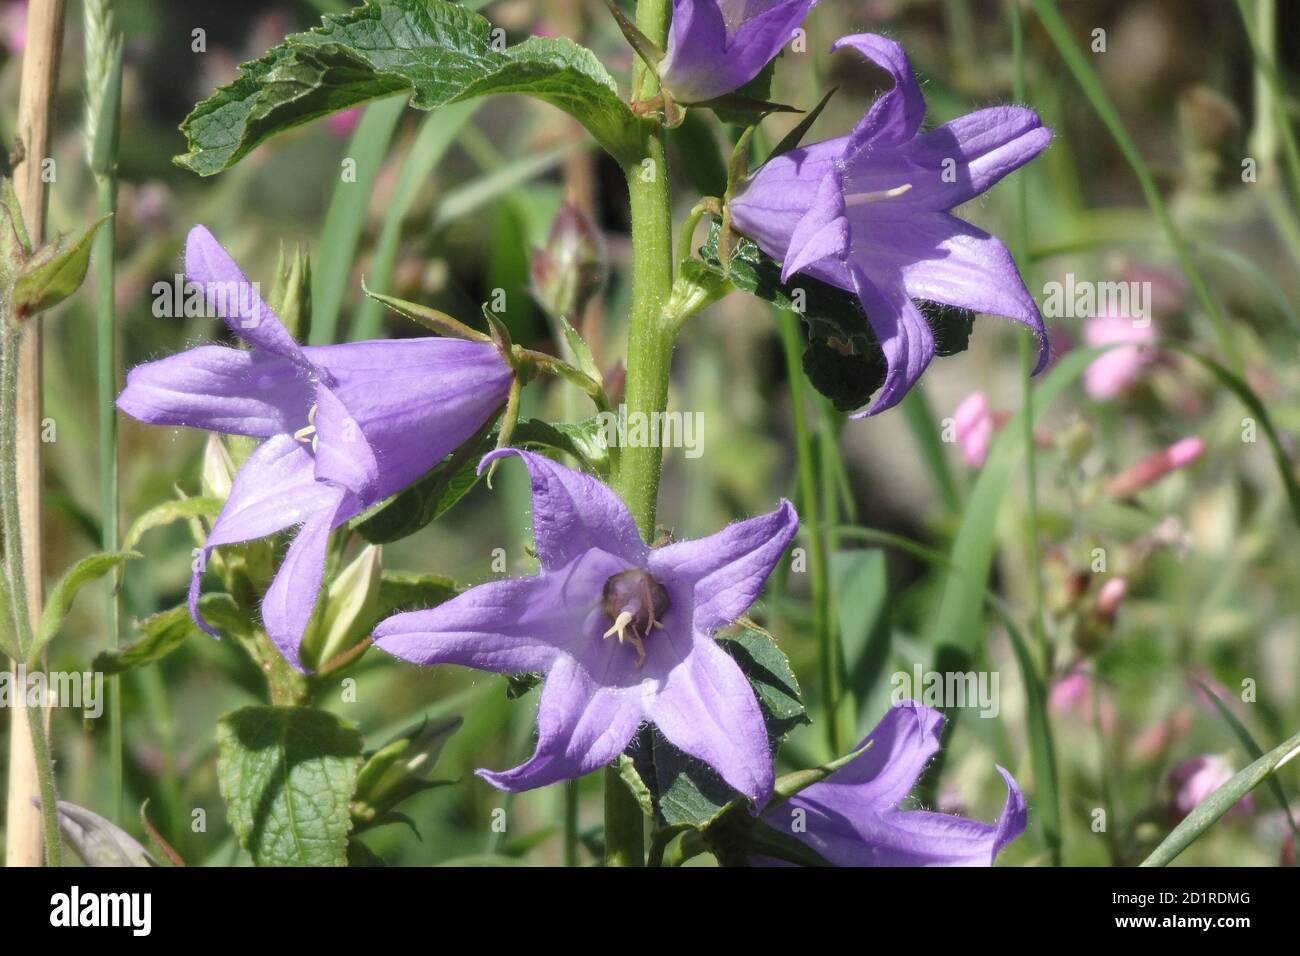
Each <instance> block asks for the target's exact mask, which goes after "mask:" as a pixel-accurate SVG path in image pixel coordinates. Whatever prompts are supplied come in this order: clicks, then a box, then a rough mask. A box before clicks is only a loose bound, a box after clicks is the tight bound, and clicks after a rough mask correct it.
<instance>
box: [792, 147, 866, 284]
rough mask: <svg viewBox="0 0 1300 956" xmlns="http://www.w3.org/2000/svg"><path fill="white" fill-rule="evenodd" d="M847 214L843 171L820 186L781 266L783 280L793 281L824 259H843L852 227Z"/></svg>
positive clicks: (832, 174)
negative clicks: (841, 178) (797, 274)
mask: <svg viewBox="0 0 1300 956" xmlns="http://www.w3.org/2000/svg"><path fill="white" fill-rule="evenodd" d="M845 213H846V210H845V208H844V193H843V190H842V187H841V183H840V176H839V173H838V172H831V173H828V174H827V175H826V177H825V178H824V179H823V180H822V182H821V185H820V186H819V187H818V189H817V196H816V198H815V199H814V200H813V204H812V206H810V207H809V209H808V212H807V214H806V215H805V216H804V217H803V218H802V219H801V220H799V225H798V226H796V227H795V230H794V235H792V236H791V237H790V248H789V250H788V251H787V252H786V259H785V262H784V263H783V264H782V267H781V281H782V282H789V281H790V278H791V276H793V275H794V274H795V273H796V272H802V271H804V270H805V269H807V268H809V267H810V266H814V265H816V264H817V263H819V262H821V261H822V260H823V259H835V260H839V259H843V258H844V256H845V255H847V254H848V251H849V246H850V240H851V237H852V230H851V228H850V226H849V220H848V219H847V218H846V214H845Z"/></svg>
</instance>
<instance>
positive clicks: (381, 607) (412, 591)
mask: <svg viewBox="0 0 1300 956" xmlns="http://www.w3.org/2000/svg"><path fill="white" fill-rule="evenodd" d="M456 594H457V588H456V582H455V581H453V580H452V579H451V578H447V577H443V576H442V575H438V574H412V573H408V572H406V571H385V572H384V573H383V575H382V576H381V577H380V579H379V601H378V603H377V605H376V608H375V616H376V619H377V620H382V619H384V618H386V617H388V616H389V615H391V614H393V613H395V612H397V611H414V610H424V609H426V608H431V607H436V606H437V605H439V604H441V603H442V602H443V601H450V600H451V599H452V598H454V597H455V596H456Z"/></svg>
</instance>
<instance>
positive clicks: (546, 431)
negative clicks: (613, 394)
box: [510, 416, 609, 475]
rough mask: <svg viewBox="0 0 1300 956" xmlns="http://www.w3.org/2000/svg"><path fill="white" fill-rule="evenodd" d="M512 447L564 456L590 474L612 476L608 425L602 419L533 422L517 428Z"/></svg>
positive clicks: (526, 421) (533, 420)
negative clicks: (561, 453) (545, 451)
mask: <svg viewBox="0 0 1300 956" xmlns="http://www.w3.org/2000/svg"><path fill="white" fill-rule="evenodd" d="M510 443H511V444H512V445H514V446H515V447H518V448H532V449H542V450H548V449H549V450H551V451H556V452H564V453H565V454H568V455H572V456H573V457H574V458H576V459H578V461H579V462H580V463H581V464H582V466H583V467H584V468H586V469H587V470H588V471H594V472H597V473H599V474H602V475H607V474H608V473H609V446H608V443H607V440H606V435H605V423H604V421H603V420H602V419H600V418H599V417H595V416H593V417H592V418H587V419H584V420H583V421H580V422H544V421H541V420H540V419H536V418H530V419H526V420H524V421H522V422H519V423H518V424H517V425H515V430H514V432H513V433H512V434H511V436H510Z"/></svg>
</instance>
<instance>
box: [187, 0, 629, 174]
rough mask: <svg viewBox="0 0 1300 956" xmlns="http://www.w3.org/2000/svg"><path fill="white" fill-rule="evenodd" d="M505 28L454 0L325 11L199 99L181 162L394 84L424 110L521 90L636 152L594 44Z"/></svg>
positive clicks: (194, 162)
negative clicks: (519, 36)
mask: <svg viewBox="0 0 1300 956" xmlns="http://www.w3.org/2000/svg"><path fill="white" fill-rule="evenodd" d="M499 36H500V34H495V35H494V28H493V26H492V24H491V23H489V21H488V20H486V19H485V18H483V17H481V16H479V15H478V14H476V13H473V12H471V11H469V10H466V9H465V8H464V7H462V6H459V5H457V4H454V3H449V2H445V0H372V2H369V3H366V4H365V5H364V6H360V7H355V8H353V9H351V10H349V11H347V12H346V13H343V14H339V15H330V16H326V17H325V18H324V20H323V22H322V24H321V25H320V26H319V27H316V28H315V29H313V30H311V31H310V32H307V33H296V34H293V35H291V36H289V37H288V38H286V40H285V42H284V43H282V44H280V45H279V46H277V47H274V48H273V49H272V50H271V51H270V52H269V53H267V54H266V56H264V57H262V58H261V59H259V60H255V61H253V62H251V63H246V64H244V65H243V66H242V67H241V68H240V73H239V78H238V79H236V80H235V82H233V83H231V84H229V85H228V86H225V87H222V88H221V89H220V90H218V91H217V92H216V93H215V94H213V95H212V96H211V97H209V98H208V99H207V100H205V101H204V102H202V103H200V104H199V105H198V106H197V107H195V109H194V111H193V112H192V113H190V115H189V116H188V117H187V118H186V119H185V122H184V123H183V124H182V126H181V129H182V131H183V132H184V133H185V136H186V139H187V143H188V148H189V152H187V153H185V154H184V155H182V156H178V157H177V158H176V162H177V163H178V164H179V165H181V166H184V167H186V168H188V169H190V170H192V171H194V172H196V173H199V174H200V175H204V176H208V175H212V174H213V173H217V172H220V171H221V170H223V169H226V168H228V167H230V166H231V165H233V164H234V163H236V162H238V161H239V160H240V159H241V158H242V157H243V156H245V155H246V154H247V153H248V152H249V151H250V150H252V149H253V148H254V147H255V146H257V145H258V144H259V143H261V142H263V141H264V140H266V139H267V138H269V137H271V136H273V135H275V134H276V133H280V132H283V131H284V130H287V129H291V128H292V127H295V126H298V125H301V124H302V123H306V122H309V121H311V120H314V119H317V118H318V117H321V116H325V115H328V114H329V113H334V112H337V111H338V110H343V109H347V108H349V107H351V106H355V105H357V104H358V103H362V102H365V101H367V100H373V99H377V98H379V97H383V96H389V95H392V94H395V93H410V94H411V105H412V106H414V107H415V108H417V109H423V110H432V109H436V108H437V107H439V106H443V105H445V104H448V103H455V102H459V101H462V100H468V99H471V98H473V97H477V96H484V95H488V94H493V93H522V94H525V95H528V96H533V97H536V98H537V99H540V100H543V101H545V102H547V103H550V104H551V105H553V106H556V107H559V108H560V109H562V110H564V111H565V112H567V113H569V114H570V115H572V116H573V117H574V118H575V119H577V120H578V121H579V122H581V123H582V124H583V125H584V126H586V127H587V129H588V130H589V131H590V132H591V134H592V135H593V136H594V137H595V138H596V140H597V141H598V142H599V143H600V144H601V145H602V146H604V147H605V149H607V150H608V151H609V152H610V153H612V154H613V155H614V156H615V157H617V158H619V159H620V160H622V161H625V162H630V161H635V160H636V159H637V158H638V157H639V152H640V141H641V129H642V124H641V122H640V121H639V120H637V119H636V117H634V116H633V115H632V112H631V110H629V109H628V107H627V105H626V104H625V103H624V102H623V101H622V100H621V99H620V97H619V94H618V87H617V85H616V84H615V83H614V80H613V79H612V78H611V77H610V75H609V74H608V73H607V72H606V70H605V68H604V67H603V66H601V64H600V62H599V61H598V60H597V59H596V57H595V56H594V55H593V54H592V53H591V51H590V50H587V49H585V48H584V47H581V46H579V45H577V44H575V43H573V42H572V41H570V40H565V39H550V38H542V37H531V38H529V39H527V40H525V41H524V42H522V43H519V44H517V45H515V46H512V47H502V46H501V44H500V43H499V42H497V41H498V38H499Z"/></svg>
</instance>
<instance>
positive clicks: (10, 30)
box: [0, 0, 27, 56]
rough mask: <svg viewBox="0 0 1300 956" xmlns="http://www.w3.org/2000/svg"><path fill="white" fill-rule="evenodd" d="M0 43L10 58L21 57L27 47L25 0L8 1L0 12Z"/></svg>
mask: <svg viewBox="0 0 1300 956" xmlns="http://www.w3.org/2000/svg"><path fill="white" fill-rule="evenodd" d="M0 43H3V44H4V47H5V49H6V50H8V51H9V54H10V56H22V53H23V50H24V49H26V47H27V0H9V2H8V3H6V4H5V5H4V9H3V10H0Z"/></svg>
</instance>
